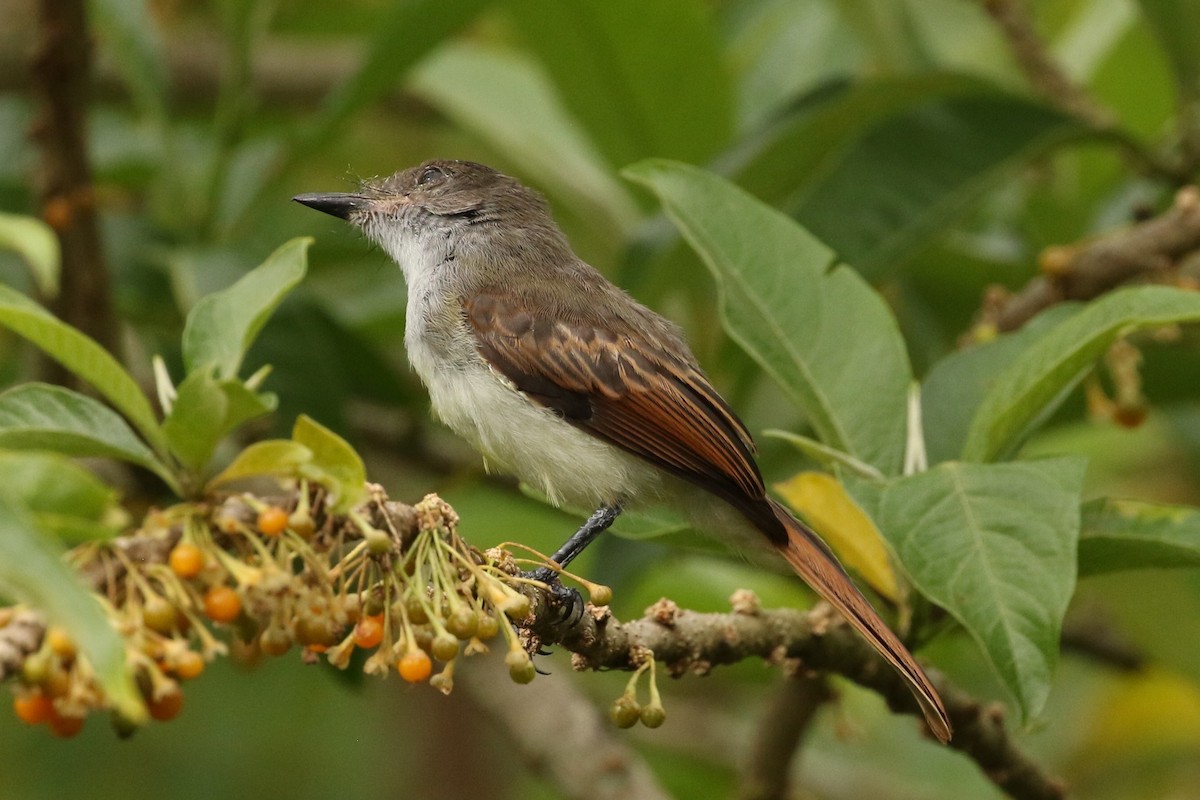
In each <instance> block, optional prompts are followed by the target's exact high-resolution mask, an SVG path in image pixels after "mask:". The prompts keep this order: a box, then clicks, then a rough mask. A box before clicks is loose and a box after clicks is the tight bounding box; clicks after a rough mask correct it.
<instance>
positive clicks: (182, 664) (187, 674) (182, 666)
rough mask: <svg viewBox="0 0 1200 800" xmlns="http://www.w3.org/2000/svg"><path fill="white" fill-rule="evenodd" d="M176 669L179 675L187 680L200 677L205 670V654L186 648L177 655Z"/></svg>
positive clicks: (175, 671) (174, 670)
mask: <svg viewBox="0 0 1200 800" xmlns="http://www.w3.org/2000/svg"><path fill="white" fill-rule="evenodd" d="M173 666H174V669H173V670H172V671H173V672H174V673H175V674H176V675H177V676H179V677H180V678H182V679H183V680H185V681H190V680H191V679H192V678H198V677H200V674H201V673H202V672H204V656H202V655H200V654H199V653H197V652H196V651H195V650H185V651H183V652H182V653H180V654H179V655H178V656H176V657H175V663H174V665H173Z"/></svg>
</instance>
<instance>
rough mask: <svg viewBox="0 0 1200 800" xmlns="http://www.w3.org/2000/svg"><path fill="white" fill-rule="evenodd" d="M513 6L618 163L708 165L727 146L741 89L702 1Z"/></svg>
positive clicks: (568, 99) (540, 1)
mask: <svg viewBox="0 0 1200 800" xmlns="http://www.w3.org/2000/svg"><path fill="white" fill-rule="evenodd" d="M507 8H508V9H509V11H510V13H511V14H512V16H513V20H514V22H515V24H516V27H517V29H518V30H519V31H522V32H524V33H527V34H528V35H527V37H526V43H527V46H528V49H529V50H531V51H532V52H534V53H536V54H537V56H538V58H539V59H541V61H542V63H543V64H544V65H545V67H546V71H547V72H548V73H549V75H550V79H551V80H552V81H554V84H555V85H556V86H557V87H558V95H559V97H560V98H561V100H562V102H563V104H564V105H565V106H566V107H567V109H568V110H569V111H570V112H571V113H572V114H573V115H574V116H575V118H576V119H578V120H579V122H580V123H582V125H583V127H584V128H585V129H586V130H587V132H588V133H589V134H590V135H591V138H592V140H593V141H594V142H595V143H596V146H597V147H598V148H599V149H600V151H601V152H602V153H603V154H604V155H605V157H606V158H607V160H608V163H609V164H610V165H612V166H614V167H623V166H625V165H626V164H629V163H631V162H633V161H636V160H637V159H640V158H646V157H648V156H660V157H664V158H677V159H680V160H683V161H693V162H695V161H704V160H706V159H708V158H710V157H711V156H713V155H714V154H715V153H717V152H718V151H719V150H720V149H722V148H723V147H724V146H725V145H726V144H727V143H728V141H729V138H730V136H731V135H732V133H733V120H734V102H733V99H734V97H733V89H732V85H731V83H732V82H731V80H730V76H729V75H728V73H727V70H726V68H725V65H724V63H723V59H722V54H721V47H720V41H719V39H718V37H717V34H716V31H715V30H714V29H713V26H712V24H711V20H710V19H709V14H708V12H707V10H706V8H705V5H704V4H703V3H698V2H695V0H656V1H655V2H653V3H646V2H643V1H642V0H603V2H584V3H562V2H559V0H511V2H510V3H509V4H508V6H507ZM689 86H697V87H704V88H703V90H702V91H687V90H686V89H685V87H689Z"/></svg>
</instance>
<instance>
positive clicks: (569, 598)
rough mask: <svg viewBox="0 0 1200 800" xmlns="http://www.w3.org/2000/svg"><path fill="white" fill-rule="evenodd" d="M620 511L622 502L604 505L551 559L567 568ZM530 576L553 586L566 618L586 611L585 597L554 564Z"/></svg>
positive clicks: (553, 591)
mask: <svg viewBox="0 0 1200 800" xmlns="http://www.w3.org/2000/svg"><path fill="white" fill-rule="evenodd" d="M620 513H621V506H620V504H619V503H614V504H612V505H604V506H600V508H598V509H596V512H595V513H594V514H592V515H591V516H590V517H588V520H587V522H585V523H583V525H582V526H580V528H579V530H577V531H575V533H573V534H571V538H569V539H567V541H565V542H563V545H562V547H560V548H558V550H556V551H555V552H554V555H552V556H551V557H550V560H551V561H553V562H554V563H556V564H558V566H559V567H560V568H565V567H566V566H567V565H568V564H570V563H571V562H572V561H574V560H575V557H576V556H578V555H579V554H580V553H582V552H583V551H584V550H585V549H586V548H587V546H588V545H589V544H591V543H592V542H593V541H595V540H596V537H598V536H599V535H600V534H602V533H604V531H606V530H608V528H609V526H610V525H612V524H613V522H614V521H615V520H616V518H617V517H618V516H619V515H620ZM528 575H529V577H530V578H533V579H534V580H536V581H541V582H542V583H544V584H546V585H547V586H548V587H550V593H551V594H552V595H553V596H554V598H555V599H556V600H557V601H558V604H559V606H560V607H561V609H562V618H563V619H564V620H566V619H577V615H581V614H582V613H583V598H582V597H580V596H579V592H578V590H576V589H568V588H567V587H565V586H563V585H562V583H561V582H560V581H559V578H558V572H556V571H555V570H553V569H551V568H550V567H539V568H538V569H535V570H534V571H533V572H530V573H528Z"/></svg>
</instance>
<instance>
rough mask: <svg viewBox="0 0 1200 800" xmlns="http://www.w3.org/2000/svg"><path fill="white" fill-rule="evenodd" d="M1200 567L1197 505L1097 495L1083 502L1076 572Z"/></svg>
mask: <svg viewBox="0 0 1200 800" xmlns="http://www.w3.org/2000/svg"><path fill="white" fill-rule="evenodd" d="M1179 567H1193V568H1194V567H1200V509H1196V508H1191V507H1189V506H1173V505H1165V504H1161V503H1148V502H1144V501H1140V500H1117V499H1113V498H1101V499H1099V500H1093V501H1091V502H1089V503H1086V504H1084V506H1083V527H1082V530H1081V531H1080V533H1079V576H1080V577H1086V576H1088V575H1099V574H1102V573H1105V572H1116V571H1118V570H1126V569H1156V568H1160V569H1170V568H1176V569H1177V568H1179Z"/></svg>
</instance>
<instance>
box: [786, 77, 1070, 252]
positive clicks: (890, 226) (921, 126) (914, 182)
mask: <svg viewBox="0 0 1200 800" xmlns="http://www.w3.org/2000/svg"><path fill="white" fill-rule="evenodd" d="M1090 132H1091V131H1090V129H1088V128H1087V127H1086V125H1084V124H1083V123H1081V122H1080V121H1079V120H1078V119H1076V118H1074V117H1071V116H1069V115H1066V114H1064V113H1062V112H1059V111H1056V110H1054V109H1050V108H1047V107H1045V106H1042V105H1038V104H1037V103H1034V102H1031V101H1029V100H1027V99H1024V98H1019V97H1014V96H1009V95H1004V94H1001V93H999V92H996V91H988V90H983V89H977V90H976V91H975V92H973V93H969V94H960V95H950V96H933V97H930V98H927V99H925V100H923V101H921V102H918V103H916V104H914V105H911V106H908V107H905V108H903V109H902V110H900V111H899V112H898V113H896V114H893V115H890V116H887V117H885V118H883V119H882V120H880V121H879V122H878V123H877V124H874V125H871V126H867V127H863V126H861V125H857V126H855V127H853V128H851V129H848V130H846V131H845V133H846V138H845V139H844V142H845V144H844V145H843V146H842V147H841V148H840V151H839V152H837V153H836V157H835V158H833V159H830V160H828V161H827V162H826V163H825V164H824V165H823V170H822V172H820V173H819V174H818V175H816V176H815V177H814V179H813V180H811V181H809V182H807V183H806V184H804V186H803V187H802V192H801V194H800V195H799V196H798V197H797V198H796V199H795V200H794V201H793V202H791V203H790V204H789V205H788V206H787V208H786V210H788V211H789V212H790V213H791V214H792V216H794V217H795V218H796V219H798V220H799V221H800V222H801V223H803V224H804V225H805V226H806V227H808V229H809V230H811V231H812V233H813V234H814V235H815V236H817V237H818V238H819V239H821V240H822V241H823V242H825V243H826V244H828V245H829V246H830V247H832V248H833V249H834V250H835V251H837V253H838V255H839V257H841V258H842V259H844V260H845V261H846V262H848V263H850V264H853V265H854V266H855V267H856V268H857V269H859V270H861V271H862V272H863V273H864V274H866V275H876V274H879V273H880V272H881V271H882V270H883V269H884V268H885V267H887V266H888V265H891V264H894V263H895V262H897V261H899V260H901V259H902V258H904V257H905V256H907V255H910V254H911V253H912V252H913V251H914V250H915V249H916V248H917V247H919V246H921V245H922V244H924V243H925V242H926V241H928V240H929V238H930V237H931V236H935V235H938V234H940V233H942V232H944V230H945V229H946V227H947V225H948V224H949V223H950V222H951V221H952V220H954V219H956V218H957V217H959V216H961V215H962V214H963V213H964V212H965V211H966V210H968V209H969V208H970V203H972V202H973V201H974V200H976V199H977V198H979V197H980V196H981V195H982V194H983V192H984V191H985V190H986V189H987V188H988V187H989V186H991V185H992V183H993V182H994V181H995V180H996V179H997V178H998V177H1000V176H1001V175H1003V174H1005V172H1006V171H1007V170H1008V169H1009V168H1011V167H1012V166H1014V165H1017V164H1021V163H1025V162H1026V161H1027V160H1028V159H1029V158H1030V157H1031V156H1032V155H1035V154H1038V153H1041V152H1044V151H1045V150H1046V149H1047V148H1049V147H1051V146H1054V145H1057V144H1061V143H1062V142H1064V141H1067V140H1070V139H1072V138H1077V137H1079V136H1081V135H1084V134H1086V133H1090Z"/></svg>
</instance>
